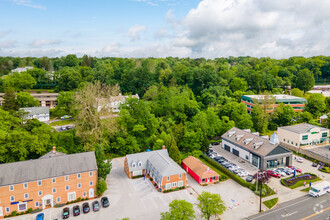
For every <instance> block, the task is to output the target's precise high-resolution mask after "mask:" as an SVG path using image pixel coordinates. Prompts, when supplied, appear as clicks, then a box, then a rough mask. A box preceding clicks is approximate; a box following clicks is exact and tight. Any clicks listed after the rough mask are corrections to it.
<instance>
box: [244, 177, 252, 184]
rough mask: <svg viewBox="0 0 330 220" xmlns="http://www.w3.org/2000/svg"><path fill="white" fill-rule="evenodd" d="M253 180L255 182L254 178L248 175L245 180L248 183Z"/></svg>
mask: <svg viewBox="0 0 330 220" xmlns="http://www.w3.org/2000/svg"><path fill="white" fill-rule="evenodd" d="M252 180H253V176H252V175H248V176H247V177H246V179H245V181H246V182H249V183H250V182H252Z"/></svg>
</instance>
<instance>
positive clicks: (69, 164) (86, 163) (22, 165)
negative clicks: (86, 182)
mask: <svg viewBox="0 0 330 220" xmlns="http://www.w3.org/2000/svg"><path fill="white" fill-rule="evenodd" d="M94 170H97V164H96V158H95V153H94V151H91V152H84V153H78V154H68V155H65V154H64V155H62V156H56V157H46V158H45V157H41V158H39V159H36V160H26V161H20V162H14V163H5V164H0V186H6V185H14V184H18V183H25V182H30V181H36V180H42V179H48V178H53V177H59V176H64V175H70V174H75V173H82V172H88V171H94ZM8 171H10V172H8Z"/></svg>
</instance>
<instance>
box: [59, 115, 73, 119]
mask: <svg viewBox="0 0 330 220" xmlns="http://www.w3.org/2000/svg"><path fill="white" fill-rule="evenodd" d="M69 118H71V116H69V115H63V116H62V117H61V120H64V119H69Z"/></svg>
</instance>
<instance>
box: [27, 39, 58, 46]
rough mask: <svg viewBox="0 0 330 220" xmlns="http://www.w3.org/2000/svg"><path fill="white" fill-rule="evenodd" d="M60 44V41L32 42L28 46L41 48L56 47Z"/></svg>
mask: <svg viewBox="0 0 330 220" xmlns="http://www.w3.org/2000/svg"><path fill="white" fill-rule="evenodd" d="M60 43H62V41H60V40H34V41H32V42H31V43H30V44H29V45H30V46H31V47H43V46H49V45H58V44H60Z"/></svg>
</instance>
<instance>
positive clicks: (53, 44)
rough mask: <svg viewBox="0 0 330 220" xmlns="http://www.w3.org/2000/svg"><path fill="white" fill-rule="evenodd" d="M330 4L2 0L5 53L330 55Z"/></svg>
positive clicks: (0, 36)
mask: <svg viewBox="0 0 330 220" xmlns="http://www.w3.org/2000/svg"><path fill="white" fill-rule="evenodd" d="M329 2H330V1H327V0H319V1H318V4H315V3H314V1H313V0H304V1H300V0H277V1H275V2H272V1H262V0H43V1H42V0H0V8H1V13H0V20H1V22H0V56H37V57H41V56H50V57H55V56H65V55H67V54H71V53H74V54H77V55H78V56H82V55H83V54H85V53H86V54H89V55H92V56H98V57H103V56H116V57H150V56H153V57H166V56H173V57H206V58H214V57H227V56H245V55H250V56H256V57H261V56H270V57H274V58H284V57H288V56H294V55H301V56H313V55H329V51H330V45H329V40H328V39H330V15H329V14H330V13H329V11H330V3H329Z"/></svg>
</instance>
